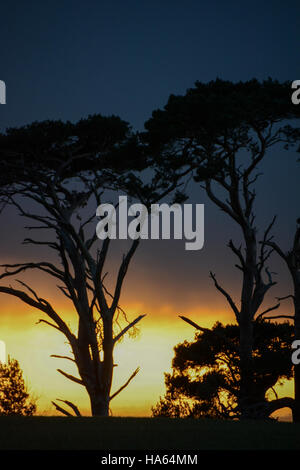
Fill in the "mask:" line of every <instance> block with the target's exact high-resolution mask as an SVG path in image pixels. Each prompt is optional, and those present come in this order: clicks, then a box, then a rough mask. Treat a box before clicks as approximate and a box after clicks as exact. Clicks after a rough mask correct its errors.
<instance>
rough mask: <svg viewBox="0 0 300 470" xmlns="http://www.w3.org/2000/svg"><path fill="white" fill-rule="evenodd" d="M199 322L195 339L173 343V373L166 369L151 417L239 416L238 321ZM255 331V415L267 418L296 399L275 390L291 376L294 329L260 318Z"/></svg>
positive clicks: (253, 413) (220, 417) (231, 417)
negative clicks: (162, 389)
mask: <svg viewBox="0 0 300 470" xmlns="http://www.w3.org/2000/svg"><path fill="white" fill-rule="evenodd" d="M191 324H193V322H191ZM194 325H195V324H194ZM195 326H196V327H197V328H198V329H200V330H201V331H200V332H199V333H196V335H195V340H194V341H193V342H187V341H185V342H184V343H181V344H178V345H177V346H176V347H175V348H174V351H175V356H174V359H173V362H172V368H173V372H172V374H165V384H166V389H167V391H166V395H165V397H164V398H160V401H159V402H158V403H157V404H156V406H155V407H154V408H153V409H152V412H153V416H168V417H195V418H200V417H204V418H218V419H233V418H239V417H240V414H241V410H240V408H239V406H238V397H239V389H240V380H241V373H240V359H239V326H238V325H226V326H224V325H222V324H221V323H216V324H215V325H214V326H213V327H212V329H208V328H200V327H199V326H198V325H195ZM253 333H254V334H253V366H254V367H253V370H254V374H253V381H254V385H255V391H256V398H255V404H254V405H253V409H252V416H253V417H254V416H256V417H259V418H263V419H267V418H268V417H269V416H270V415H271V414H272V413H273V412H274V411H275V410H278V409H280V408H283V407H290V408H291V407H293V404H294V400H293V399H292V398H289V397H285V398H278V396H277V394H276V392H275V390H274V386H275V385H276V384H280V383H281V382H282V381H283V380H284V379H287V380H289V379H290V378H291V377H292V364H291V358H290V343H291V339H292V335H293V328H292V326H291V325H290V324H288V323H281V324H279V323H276V324H272V323H270V322H266V321H262V320H259V321H257V322H254V327H253ZM272 395H275V399H272V398H271V397H272Z"/></svg>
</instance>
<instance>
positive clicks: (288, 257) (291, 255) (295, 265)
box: [267, 219, 300, 422]
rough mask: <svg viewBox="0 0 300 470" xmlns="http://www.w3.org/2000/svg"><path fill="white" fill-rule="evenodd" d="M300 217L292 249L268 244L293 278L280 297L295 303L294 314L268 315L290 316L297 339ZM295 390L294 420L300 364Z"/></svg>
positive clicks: (299, 400)
mask: <svg viewBox="0 0 300 470" xmlns="http://www.w3.org/2000/svg"><path fill="white" fill-rule="evenodd" d="M299 223H300V219H298V221H297V228H296V232H295V236H294V240H293V246H292V248H291V250H289V251H287V252H284V251H283V250H282V249H281V248H280V246H279V245H278V244H277V243H275V242H274V241H269V242H268V245H269V246H270V247H271V248H272V249H273V250H274V251H275V252H276V253H277V254H278V255H279V256H280V257H281V259H283V261H284V262H285V264H286V266H287V268H288V271H289V273H290V275H291V278H292V283H293V294H289V295H287V296H285V297H281V298H278V300H285V299H289V298H291V299H292V301H293V305H294V315H293V316H292V315H279V316H277V317H267V318H269V319H276V318H282V317H284V318H289V319H292V320H293V321H294V325H295V337H294V338H295V340H298V341H299V340H300V226H299ZM294 391H295V405H294V407H293V421H294V422H299V421H300V364H295V365H294Z"/></svg>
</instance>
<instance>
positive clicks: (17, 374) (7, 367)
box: [0, 357, 36, 416]
mask: <svg viewBox="0 0 300 470" xmlns="http://www.w3.org/2000/svg"><path fill="white" fill-rule="evenodd" d="M35 412H36V403H35V400H34V399H32V398H31V397H30V395H29V393H28V390H27V387H26V385H25V382H24V378H23V372H22V370H21V368H20V365H19V363H18V361H17V360H16V359H11V358H10V357H8V362H7V364H6V363H2V362H0V415H22V416H31V415H33V414H34V413H35Z"/></svg>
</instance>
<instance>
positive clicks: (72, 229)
mask: <svg viewBox="0 0 300 470" xmlns="http://www.w3.org/2000/svg"><path fill="white" fill-rule="evenodd" d="M144 148H145V146H144V145H141V144H140V142H139V138H138V136H137V135H134V134H133V133H132V132H131V130H130V127H129V126H128V124H127V123H125V122H124V121H122V120H121V119H120V118H117V117H115V116H112V117H103V116H101V115H95V116H89V117H88V118H87V119H82V120H80V121H79V122H78V123H76V124H74V125H73V124H70V123H69V122H67V123H62V122H60V121H54V122H52V121H45V122H42V123H33V124H31V125H29V126H25V127H22V128H19V129H9V130H8V131H7V133H6V134H4V135H2V136H0V168H1V170H2V173H1V174H2V180H1V185H2V186H1V195H2V202H3V205H4V206H5V205H12V206H13V207H15V208H16V209H17V210H18V212H19V213H20V215H21V216H22V217H24V218H26V219H29V220H30V221H31V222H33V223H34V225H31V226H29V227H27V228H28V229H29V230H34V231H41V230H42V231H43V233H44V232H45V231H46V233H49V232H50V235H49V237H48V238H47V239H46V240H45V238H44V237H42V236H41V237H39V238H38V239H32V238H26V239H25V240H24V243H25V244H29V245H34V246H35V247H36V246H39V247H43V246H46V247H47V248H50V249H51V250H52V252H54V254H55V256H54V257H53V256H51V257H49V253H47V256H48V258H47V261H41V262H27V263H16V264H5V265H2V267H3V273H2V274H1V275H0V279H5V280H6V279H7V278H10V277H12V276H15V275H17V274H19V273H25V272H28V271H29V272H30V271H31V270H39V271H40V272H42V273H46V274H47V275H48V276H50V277H51V278H54V279H55V280H56V282H57V281H58V282H59V284H58V286H57V287H58V289H59V291H60V292H61V293H62V294H63V295H64V296H65V297H67V299H68V300H69V301H70V302H71V304H72V307H73V311H74V312H75V314H76V315H77V332H76V333H74V332H73V331H72V330H71V328H70V327H69V326H68V324H67V322H66V321H65V320H64V319H63V317H62V315H61V314H60V313H58V311H57V310H56V309H55V308H54V306H53V305H52V302H50V301H49V300H46V299H44V298H42V297H41V296H40V295H38V293H37V292H36V291H35V290H34V289H33V288H32V287H30V286H28V285H27V284H25V283H24V282H23V281H19V283H21V285H22V286H23V287H24V288H25V289H24V290H19V289H15V288H13V287H11V286H2V285H1V286H0V292H2V293H5V294H8V295H12V296H14V297H16V298H18V299H20V300H21V301H23V302H24V303H26V304H28V305H30V306H32V307H34V308H36V309H38V310H39V311H41V312H43V313H45V314H46V315H47V316H48V320H45V319H44V318H42V319H41V320H40V322H43V323H46V324H47V325H49V326H51V327H53V328H55V329H56V330H58V331H59V332H61V333H62V334H63V335H64V336H65V337H66V339H67V341H68V344H69V345H70V349H71V357H70V356H58V355H54V357H56V358H58V357H60V358H62V359H66V360H71V361H72V362H73V363H75V365H76V367H77V370H78V373H79V377H76V376H74V375H71V374H69V373H66V372H64V371H63V370H61V369H57V370H58V372H59V373H61V374H62V375H63V376H64V377H66V378H67V379H69V380H71V381H73V382H74V383H76V384H79V385H82V386H83V387H85V389H86V390H87V393H88V395H89V399H90V403H91V412H92V415H94V416H108V415H109V406H110V402H111V400H112V399H113V398H114V397H116V396H117V395H118V394H119V393H120V392H121V391H122V390H123V389H124V388H125V386H128V385H129V383H130V382H131V380H132V379H133V378H134V377H135V376H136V374H137V373H138V371H139V368H137V369H136V370H135V371H134V372H133V373H132V374H131V375H130V377H129V379H128V380H127V381H126V383H125V385H124V386H122V387H120V388H119V389H118V390H116V391H114V392H113V393H111V387H112V380H113V370H114V366H115V364H114V360H113V352H114V347H115V345H116V343H117V342H118V341H120V340H121V339H122V338H123V336H124V335H125V334H126V333H127V332H129V331H130V330H131V331H133V329H134V328H135V326H136V324H137V323H138V322H139V321H140V320H141V319H142V318H143V317H144V314H140V315H138V316H137V318H135V319H134V320H132V321H128V320H127V316H126V314H125V312H124V310H123V309H122V308H121V307H120V304H119V302H120V296H121V291H122V287H123V283H124V280H125V277H126V274H127V271H128V268H129V265H130V262H131V260H132V258H133V256H134V254H135V252H136V250H137V247H138V245H139V242H140V240H139V239H135V240H131V241H130V246H129V248H128V250H127V252H126V253H125V254H124V256H123V258H122V260H121V261H120V264H119V268H118V271H117V275H116V279H115V281H114V283H112V284H113V287H112V288H111V287H110V288H108V284H107V279H106V278H107V274H108V273H107V272H105V269H106V265H107V264H108V263H109V259H110V255H111V253H110V251H111V249H112V244H111V241H110V239H109V238H106V239H105V240H103V241H100V240H99V239H98V237H97V235H96V233H95V228H96V226H94V227H92V228H91V223H92V222H93V221H95V213H96V208H97V207H98V206H99V205H100V204H102V203H104V202H110V203H111V202H113V201H112V200H114V197H115V198H116V195H117V194H118V193H119V192H120V191H121V192H122V193H123V194H124V193H125V194H127V195H128V196H130V197H132V198H136V199H138V201H140V202H142V203H143V204H145V205H147V206H149V204H151V203H154V202H158V201H159V200H160V198H162V197H164V196H166V195H168V194H169V193H170V192H171V191H172V190H173V189H175V187H176V185H177V180H178V178H179V177H180V175H179V174H176V172H175V171H173V172H168V174H167V175H166V174H164V173H163V172H161V171H155V170H154V171H153V172H152V176H153V177H152V179H150V182H149V178H148V182H147V183H144V182H143V179H142V176H141V175H142V171H143V170H145V169H146V168H147V166H148V160H149V158H150V157H149V154H148V153H147V152H145V150H144ZM153 173H154V174H153ZM112 194H113V195H112ZM116 204H117V203H116ZM87 212H89V215H87ZM53 260H54V261H53ZM122 317H123V320H121V319H122ZM49 320H50V321H49ZM118 320H120V322H118ZM62 401H63V402H64V403H65V404H67V405H68V406H71V408H72V410H73V411H74V412H75V413H76V414H77V413H80V412H79V410H78V408H77V407H76V405H74V404H73V403H71V402H69V401H68V400H62ZM70 403H71V405H70ZM55 406H56V408H57V409H58V405H55ZM60 408H61V407H60ZM67 413H69V412H68V411H66V413H65V414H67Z"/></svg>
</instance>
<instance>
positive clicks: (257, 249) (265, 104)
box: [145, 79, 300, 418]
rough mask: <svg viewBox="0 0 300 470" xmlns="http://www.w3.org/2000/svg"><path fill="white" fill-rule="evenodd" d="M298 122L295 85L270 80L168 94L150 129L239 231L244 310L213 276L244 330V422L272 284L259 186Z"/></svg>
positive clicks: (158, 145) (294, 137)
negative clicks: (259, 318)
mask: <svg viewBox="0 0 300 470" xmlns="http://www.w3.org/2000/svg"><path fill="white" fill-rule="evenodd" d="M291 118H295V119H296V118H299V110H298V108H297V106H293V104H292V103H291V100H290V84H289V83H278V82H277V81H273V80H271V79H269V80H266V81H264V82H258V81H257V80H255V79H253V80H250V81H248V82H244V83H243V82H239V83H232V82H229V81H223V80H220V79H217V80H215V81H212V82H209V83H205V84H204V83H201V82H196V83H195V87H194V88H191V89H188V90H187V92H186V94H185V95H183V96H175V95H171V96H170V98H169V100H168V102H167V104H166V105H165V107H164V109H163V110H157V111H154V112H153V113H152V118H151V119H150V120H149V121H148V122H147V123H146V124H145V127H146V129H147V131H148V133H149V134H150V136H152V140H153V142H154V144H153V146H154V148H155V149H158V150H159V151H160V152H161V153H162V152H164V165H165V166H168V167H169V168H171V167H172V165H176V164H177V165H180V164H187V163H189V164H190V165H191V166H192V167H193V168H194V170H193V175H194V180H195V181H196V182H198V183H200V187H201V188H203V189H204V190H205V191H206V194H207V195H208V197H209V199H210V200H211V201H212V202H213V203H214V204H215V205H216V206H217V207H218V208H219V209H221V211H223V212H224V213H226V214H227V215H228V216H229V217H230V218H231V219H232V220H233V221H234V223H235V224H237V226H238V227H239V228H240V230H241V235H242V244H241V245H236V244H235V243H234V242H233V241H232V240H230V242H229V248H230V249H231V250H232V252H233V253H234V255H235V256H236V257H237V259H238V264H237V267H238V269H239V270H240V271H241V273H242V289H241V299H240V302H239V304H238V303H237V302H235V300H234V299H233V297H232V295H231V294H230V293H229V292H228V291H227V290H226V289H225V288H224V287H223V286H221V284H220V283H219V282H218V280H217V277H216V276H215V274H213V273H211V278H212V280H213V281H214V284H215V287H216V288H217V290H218V291H219V292H220V293H221V294H222V295H223V296H224V297H225V299H226V301H227V302H228V304H229V306H230V308H231V310H232V311H233V313H234V315H235V318H236V320H237V322H238V324H239V327H240V361H241V367H240V371H241V380H240V397H239V406H240V408H241V416H242V417H243V418H244V417H245V418H247V417H249V416H251V411H250V410H251V407H252V404H253V403H255V401H256V398H257V397H256V393H255V387H254V386H253V368H252V344H253V321H254V320H255V316H256V315H262V314H265V313H266V312H269V311H271V310H274V309H276V308H278V306H279V305H278V304H277V305H275V306H273V307H270V308H268V309H267V310H265V311H264V312H261V313H260V308H261V307H262V303H263V300H264V297H265V295H266V293H267V292H268V291H269V289H270V288H271V287H272V286H274V284H275V281H274V280H273V278H272V273H271V272H270V271H269V269H268V265H267V261H268V259H269V256H270V254H271V251H272V249H268V246H267V242H268V241H269V236H270V231H271V228H272V225H273V223H274V219H273V221H272V222H271V223H270V224H269V226H268V227H267V228H266V229H265V232H264V234H263V236H262V238H263V242H262V244H261V245H259V240H260V239H261V237H259V238H258V232H257V227H256V221H255V210H254V204H255V200H256V193H255V182H256V180H257V178H258V177H259V173H258V167H259V165H260V164H261V162H262V160H263V159H264V158H265V156H266V155H267V154H268V153H269V152H270V150H271V149H272V148H273V147H274V146H275V145H277V144H281V143H284V144H285V146H286V147H288V146H289V145H293V144H295V143H296V142H297V141H299V138H300V133H299V129H297V128H296V127H292V126H291V125H287V121H286V120H289V119H291Z"/></svg>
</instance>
